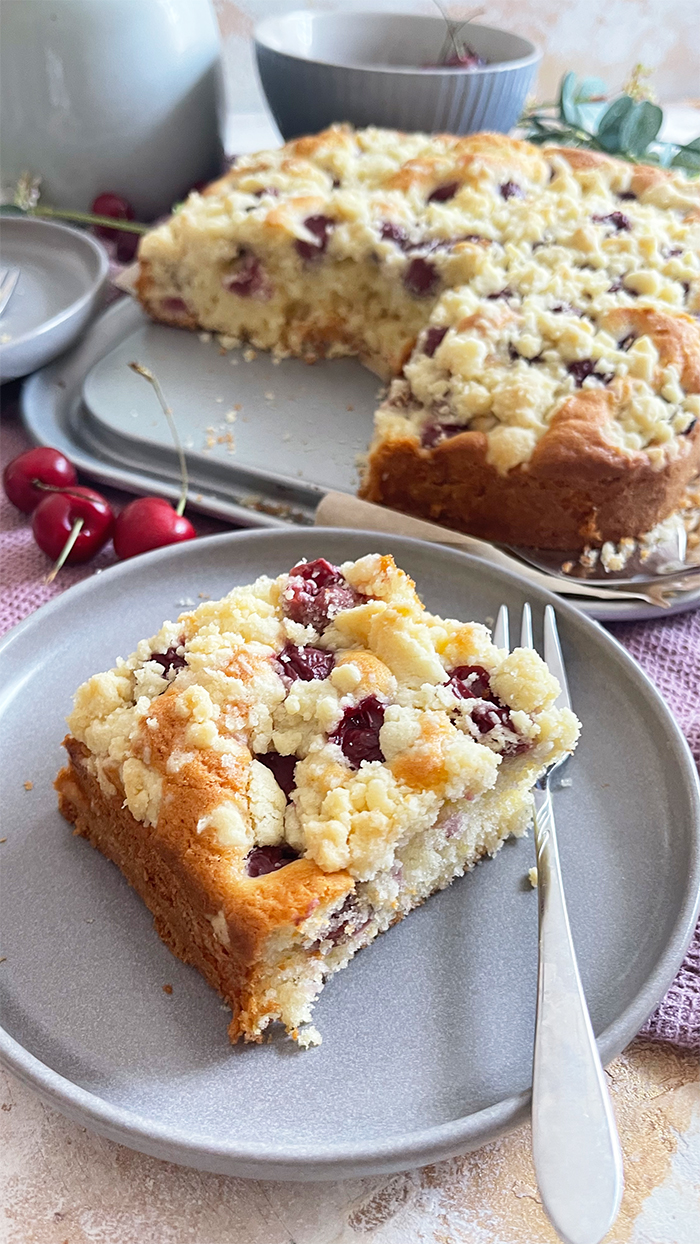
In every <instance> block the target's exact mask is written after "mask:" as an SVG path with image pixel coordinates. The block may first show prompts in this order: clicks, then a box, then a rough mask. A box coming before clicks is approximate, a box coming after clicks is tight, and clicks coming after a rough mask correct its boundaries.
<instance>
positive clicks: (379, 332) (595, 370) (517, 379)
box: [138, 126, 700, 548]
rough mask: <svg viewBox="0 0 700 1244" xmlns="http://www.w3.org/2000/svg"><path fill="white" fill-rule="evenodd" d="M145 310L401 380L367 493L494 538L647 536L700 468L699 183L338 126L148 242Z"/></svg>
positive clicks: (591, 155)
mask: <svg viewBox="0 0 700 1244" xmlns="http://www.w3.org/2000/svg"><path fill="white" fill-rule="evenodd" d="M138 291H139V296H140V298H141V301H142V303H143V305H144V306H145V308H146V310H147V311H148V312H149V313H150V314H151V315H152V316H153V317H154V318H155V319H158V320H162V321H164V322H166V323H170V324H178V325H182V326H184V327H189V328H197V327H200V328H204V329H207V330H212V331H215V332H217V333H219V334H221V335H222V341H223V343H224V344H234V343H236V342H239V341H242V340H246V341H249V342H251V343H252V344H253V345H256V346H259V347H262V348H264V349H272V350H275V351H277V352H278V353H280V354H294V355H299V356H301V357H305V358H309V359H312V360H313V359H315V358H318V357H322V356H329V357H330V356H334V355H338V354H356V355H359V357H360V358H361V359H362V360H363V361H364V362H366V363H367V364H368V365H369V366H371V367H373V368H374V369H375V370H376V371H377V372H378V373H379V374H380V375H382V376H383V377H384V378H387V379H391V378H394V379H393V384H392V386H391V389H390V392H389V395H388V397H387V400H386V401H385V402H384V404H383V405H382V407H381V408H380V410H379V411H378V413H377V416H376V420H375V438H374V441H373V444H372V446H371V448H370V453H369V459H368V463H367V468H366V471H365V475H364V480H363V483H362V490H361V491H362V495H363V496H365V497H366V498H367V499H369V500H371V501H376V502H379V503H381V504H384V505H388V506H390V507H392V508H394V509H399V510H405V511H407V512H409V513H413V514H417V515H420V516H422V517H425V518H428V519H432V520H434V521H436V522H442V523H444V524H446V525H448V526H452V527H456V528H458V529H462V530H464V531H468V532H471V533H473V534H476V535H479V536H483V537H485V538H488V539H493V540H500V541H505V542H514V543H517V544H530V545H539V546H541V547H550V548H574V547H578V548H581V547H582V546H583V545H585V544H587V543H590V544H602V543H603V542H604V541H607V540H613V541H617V540H619V539H621V538H622V537H625V536H639V535H641V534H643V533H644V532H646V531H648V530H649V529H650V528H652V527H653V526H654V525H655V524H656V523H658V522H660V521H661V520H663V519H664V518H666V517H667V516H668V515H669V514H670V513H672V512H673V511H674V510H675V509H676V508H677V507H678V505H679V503H680V502H681V499H682V496H683V493H684V489H685V487H686V485H687V484H688V482H689V481H690V480H691V479H692V477H693V476H694V475H695V474H696V473H697V471H698V470H699V469H700V322H699V321H698V315H699V313H700V184H698V183H697V182H692V181H688V180H686V179H685V178H684V176H683V175H682V174H681V173H680V172H674V171H669V170H666V169H661V168H652V167H645V166H639V165H637V166H635V165H631V164H628V163H624V162H622V161H619V160H615V159H612V158H610V157H608V156H605V155H603V154H602V153H597V152H591V151H583V150H578V149H573V148H557V147H545V148H544V149H539V148H536V147H534V146H531V145H530V144H527V143H523V142H518V141H517V140H514V139H510V138H507V137H505V136H504V135H502V134H474V135H470V136H468V137H466V138H455V137H452V136H449V135H444V134H443V135H435V136H433V137H428V136H426V135H422V134H400V133H396V132H393V131H388V130H378V129H368V130H363V131H353V130H352V129H351V128H350V127H348V126H334V127H332V128H331V129H329V130H326V131H324V132H323V133H321V134H318V135H315V136H313V137H309V138H302V139H298V140H296V141H294V142H291V143H288V144H287V145H286V146H284V147H282V148H281V149H279V150H277V151H271V152H262V153H258V154H257V155H252V156H245V157H242V158H240V159H238V160H237V161H236V163H235V165H234V167H233V168H232V169H231V171H230V172H229V173H227V174H226V176H225V177H224V178H222V179H221V180H220V181H218V182H216V183H214V184H213V185H212V186H210V187H209V188H208V189H207V190H206V191H205V192H204V193H203V194H201V195H200V194H193V195H191V196H190V198H189V199H188V200H187V202H186V203H185V205H184V206H183V207H182V209H181V210H180V211H179V212H177V213H176V214H175V215H173V216H172V217H171V218H170V220H168V221H167V222H166V223H165V224H163V225H161V226H159V227H158V228H156V229H155V230H153V231H152V232H151V233H150V234H148V235H147V236H146V237H145V238H144V239H143V240H142V242H141V245H140V250H139V279H138Z"/></svg>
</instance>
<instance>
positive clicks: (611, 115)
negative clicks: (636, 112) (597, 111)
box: [596, 95, 634, 152]
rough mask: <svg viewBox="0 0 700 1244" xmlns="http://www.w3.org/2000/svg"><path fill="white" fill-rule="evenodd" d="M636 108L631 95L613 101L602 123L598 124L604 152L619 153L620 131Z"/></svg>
mask: <svg viewBox="0 0 700 1244" xmlns="http://www.w3.org/2000/svg"><path fill="white" fill-rule="evenodd" d="M633 108H634V100H632V99H630V97H629V95H621V96H620V97H619V99H615V100H613V102H612V104H611V105H610V107H609V108H606V109H605V112H604V113H603V115H602V117H601V118H600V121H599V122H598V132H597V135H596V137H597V139H598V143H599V144H600V146H601V147H602V148H603V151H611V152H619V151H620V150H621V144H620V130H621V129H622V124H623V122H624V120H625V118H626V117H627V115H628V113H629V112H631V111H632V109H633Z"/></svg>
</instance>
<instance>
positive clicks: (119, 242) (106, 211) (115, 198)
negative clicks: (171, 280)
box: [91, 193, 139, 263]
mask: <svg viewBox="0 0 700 1244" xmlns="http://www.w3.org/2000/svg"><path fill="white" fill-rule="evenodd" d="M91 211H92V213H93V215H94V216H112V217H113V218H114V219H115V220H133V219H134V209H133V207H132V206H131V204H130V203H129V200H128V199H124V198H122V196H121V195H120V194H109V193H108V194H98V196H97V198H96V199H95V202H94V203H93V205H92V208H91ZM95 233H96V234H97V236H98V238H102V240H103V241H104V242H115V243H116V247H117V259H120V260H121V261H122V263H128V261H129V260H130V259H133V257H134V255H135V254H136V248H137V246H138V244H139V235H138V233H124V232H123V231H120V230H118V229H110V228H109V227H108V226H107V225H95Z"/></svg>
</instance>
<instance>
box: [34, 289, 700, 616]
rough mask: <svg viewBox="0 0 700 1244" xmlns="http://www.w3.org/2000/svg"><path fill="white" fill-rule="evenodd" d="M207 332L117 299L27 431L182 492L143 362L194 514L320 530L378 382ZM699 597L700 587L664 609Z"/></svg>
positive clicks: (351, 462)
mask: <svg viewBox="0 0 700 1244" xmlns="http://www.w3.org/2000/svg"><path fill="white" fill-rule="evenodd" d="M202 335H203V336H204V337H205V339H206V338H208V340H205V341H201V340H200V339H199V336H200V335H198V334H196V333H187V332H183V331H182V330H181V329H177V328H168V327H166V326H164V325H163V324H153V323H152V322H151V321H150V320H148V319H147V318H146V316H145V315H144V313H143V312H142V310H141V308H140V307H139V306H138V304H137V303H135V302H133V301H132V300H131V299H129V298H124V299H122V300H121V301H120V302H118V303H116V305H115V306H113V307H110V308H109V309H108V310H107V311H105V313H104V314H103V315H101V316H99V318H98V319H97V320H96V321H95V323H94V324H92V325H91V326H90V328H89V330H88V332H87V333H86V334H85V336H84V338H83V340H82V341H81V342H80V343H79V344H78V345H77V346H76V348H75V350H72V351H71V352H70V353H69V354H66V355H65V357H64V358H61V359H59V360H58V361H57V362H56V363H54V364H53V365H52V366H51V367H47V368H45V370H44V371H42V372H40V373H39V374H37V375H36V376H32V377H31V378H30V379H29V380H28V381H27V383H26V384H25V386H24V389H23V391H22V415H23V418H24V423H25V427H26V428H27V431H28V432H29V434H30V435H31V437H32V438H33V439H34V440H35V441H37V442H38V443H39V444H40V445H53V446H54V447H55V448H56V449H60V450H61V451H62V453H64V454H66V455H67V456H68V457H69V458H70V459H71V461H72V462H74V463H75V465H76V466H77V467H78V469H79V470H81V471H84V472H85V473H86V474H87V475H89V476H91V477H92V478H93V479H97V480H101V481H102V482H103V483H110V484H113V485H115V486H116V487H119V488H126V489H128V490H129V491H132V492H141V493H153V492H158V493H160V494H161V495H164V496H169V497H173V498H175V497H177V496H179V492H180V469H179V464H178V459H177V454H176V453H175V450H174V447H173V443H172V437H171V434H170V431H169V429H168V426H167V424H166V422H165V420H164V419H163V416H162V414H161V413H160V410H159V408H158V405H157V402H156V399H155V397H154V395H153V393H152V392H151V390H150V389H149V387H148V386H147V385H146V384H144V382H143V380H141V379H139V377H138V376H135V375H134V373H133V372H132V371H130V370H129V367H128V363H129V362H130V361H131V360H132V359H137V360H139V361H140V362H142V363H146V364H147V365H148V366H150V367H151V368H153V370H154V371H155V373H156V375H157V376H158V378H159V379H160V381H161V383H162V385H163V387H164V389H165V392H166V394H167V396H168V398H169V400H170V402H171V404H172V406H173V411H174V415H175V419H176V422H177V425H178V428H179V431H180V435H181V437H182V440H183V443H184V446H185V450H186V453H187V461H188V467H189V473H190V499H191V501H190V503H191V505H192V507H193V508H195V509H199V510H203V511H204V513H205V514H214V515H216V516H217V517H218V518H223V519H228V520H229V521H231V522H233V523H236V524H239V525H240V526H243V527H281V528H286V527H287V526H289V524H290V523H294V524H296V525H299V524H302V525H303V524H307V525H311V524H312V523H313V520H314V513H315V510H316V507H317V505H318V503H319V501H320V500H321V497H322V496H323V494H324V492H325V491H326V490H328V489H337V490H338V491H339V492H349V493H354V492H355V491H356V489H357V484H358V474H357V464H358V459H359V457H360V456H361V455H362V454H363V453H365V452H366V449H367V445H368V444H369V441H370V440H371V436H372V418H373V412H374V410H375V408H376V405H377V389H378V384H379V382H378V380H377V378H376V376H373V375H372V374H371V373H370V372H369V371H367V369H366V368H365V367H363V366H362V365H361V363H359V362H358V360H357V359H332V360H323V361H321V362H318V363H316V364H315V365H314V367H313V368H310V367H309V366H308V365H307V364H306V363H304V362H302V361H301V360H300V359H292V358H290V359H283V360H282V361H281V363H279V364H277V365H275V363H274V362H273V360H272V357H271V356H270V355H269V354H266V353H264V352H262V351H260V352H256V351H252V352H248V351H242V350H232V351H229V352H227V353H222V351H221V350H220V348H219V346H218V343H217V341H216V340H214V339H212V338H211V336H210V334H206V333H205V334H202ZM246 355H247V356H248V357H247V358H246ZM252 355H254V357H252ZM227 414H228V415H233V416H235V419H234V422H227V420H226V418H225V416H226V415H227ZM319 428H322V429H323V436H319V434H318V430H319ZM699 604H700V586H699V587H697V588H696V589H695V590H694V591H689V592H685V593H683V595H682V596H679V597H678V599H677V600H675V601H674V603H673V605H672V606H671V608H670V609H668V610H666V611H665V612H664V613H663V616H664V617H669V616H670V615H671V614H672V613H681V612H685V611H686V610H689V609H696V608H697V607H698V605H699ZM576 606H577V608H579V609H581V611H582V612H583V613H586V614H587V615H588V616H589V617H593V618H597V619H598V620H599V621H605V622H608V621H624V620H637V619H640V618H658V617H660V616H662V615H661V613H660V611H659V609H658V608H656V606H654V605H648V604H646V603H644V602H643V601H635V600H615V601H612V602H611V601H600V600H594V599H591V600H586V599H583V598H577V600H576Z"/></svg>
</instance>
